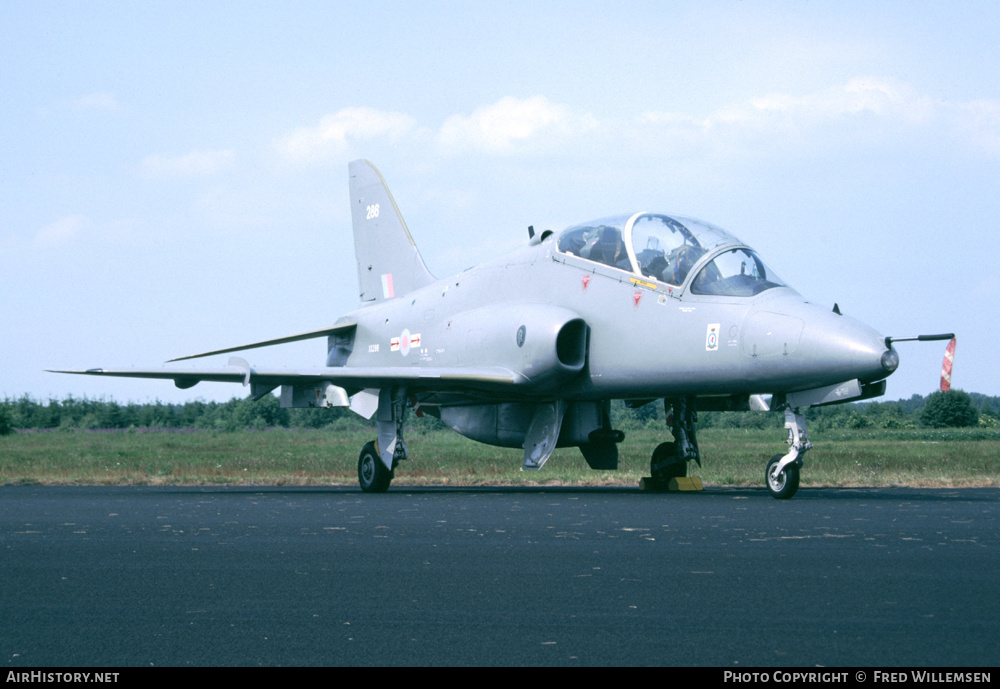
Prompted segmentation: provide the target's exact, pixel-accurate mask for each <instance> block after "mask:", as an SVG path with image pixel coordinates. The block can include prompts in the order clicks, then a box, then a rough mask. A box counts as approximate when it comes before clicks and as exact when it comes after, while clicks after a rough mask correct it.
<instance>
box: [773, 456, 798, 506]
mask: <svg viewBox="0 0 1000 689" xmlns="http://www.w3.org/2000/svg"><path fill="white" fill-rule="evenodd" d="M784 456H785V455H775V456H774V457H771V461H770V462H768V463H767V469H765V471H764V482H765V483H766V484H767V489H768V490H769V491H771V497H773V498H777V499H778V500H787V499H788V498H790V497H792V496H793V495H795V492H796V491H797V490H798V489H799V465H798V462H792V463H791V464H789V465H788V466H786V467H785V468H784V469H782V470H781V473H775V472H774V468H775V467H776V466H777V464H778V462H780V461H781V458H782V457H784Z"/></svg>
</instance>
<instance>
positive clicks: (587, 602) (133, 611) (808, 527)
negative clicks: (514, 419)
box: [0, 486, 1000, 669]
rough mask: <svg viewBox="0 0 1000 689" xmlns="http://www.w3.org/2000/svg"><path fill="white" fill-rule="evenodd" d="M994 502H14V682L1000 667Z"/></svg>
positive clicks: (940, 492)
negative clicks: (125, 672)
mask: <svg viewBox="0 0 1000 689" xmlns="http://www.w3.org/2000/svg"><path fill="white" fill-rule="evenodd" d="M998 516H1000V490H997V489H994V488H984V489H908V488H891V489H829V488H802V489H801V490H800V491H799V493H798V495H797V496H796V497H795V498H794V499H792V500H788V501H778V500H774V499H772V498H771V497H769V496H768V494H767V492H766V490H764V489H763V488H760V489H724V488H711V487H710V488H707V489H706V490H705V491H704V492H702V493H694V494H645V493H641V492H639V491H638V490H637V489H621V488H530V489H527V488H472V489H461V488H427V489H420V488H410V487H397V488H392V489H390V491H389V492H388V493H386V494H382V495H363V494H361V493H360V492H359V491H358V490H357V489H356V488H323V487H313V488H300V487H295V488H281V487H276V488H249V487H188V488H185V487H44V486H5V487H0V582H2V586H0V659H2V661H3V663H4V664H6V665H7V667H8V668H16V667H39V666H54V665H55V666H88V667H98V668H99V667H124V666H183V665H228V666H233V665H237V666H247V665H266V666H276V665H352V666H365V665H367V666H383V665H560V666H562V665H567V666H573V665H700V666H706V665H707V666H719V667H725V668H743V669H746V668H751V667H759V666H796V667H805V666H817V665H825V666H851V667H879V668H884V667H898V666H945V665H947V666H993V665H996V664H997V662H998V659H1000V591H998V583H1000V580H998V572H1000V521H998Z"/></svg>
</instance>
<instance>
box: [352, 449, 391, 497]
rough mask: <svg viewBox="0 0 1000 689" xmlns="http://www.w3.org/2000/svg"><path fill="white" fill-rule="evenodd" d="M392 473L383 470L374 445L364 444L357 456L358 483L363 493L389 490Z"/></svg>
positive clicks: (383, 465)
mask: <svg viewBox="0 0 1000 689" xmlns="http://www.w3.org/2000/svg"><path fill="white" fill-rule="evenodd" d="M390 482H392V472H391V471H389V470H388V469H386V468H385V464H383V463H382V459H381V458H380V457H379V456H378V452H376V450H375V443H365V446H364V447H363V448H361V454H360V455H359V456H358V483H360V484H361V490H362V491H364V492H365V493H384V492H385V491H387V490H389V483H390Z"/></svg>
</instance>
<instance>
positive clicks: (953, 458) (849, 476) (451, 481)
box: [0, 428, 1000, 486]
mask: <svg viewBox="0 0 1000 689" xmlns="http://www.w3.org/2000/svg"><path fill="white" fill-rule="evenodd" d="M371 435H372V434H371V432H370V431H329V430H304V429H303V430H285V429H273V430H266V431H245V432H239V433H226V432H213V431H143V430H139V431H71V430H69V431H68V430H59V431H45V432H20V433H15V434H12V435H8V436H3V437H0V484H22V483H33V484H80V485H88V484H91V485H128V484H133V485H155V484H165V485H168V484H177V485H185V484H247V485H356V484H357V473H356V472H357V458H358V453H359V451H360V449H361V446H362V445H363V444H364V443H365V442H367V441H368V440H371V437H370V436H371ZM406 437H407V443H408V446H409V449H410V457H411V459H410V460H408V461H407V462H405V463H404V464H403V465H402V466H401V467H400V468H399V469H397V471H396V479H395V481H394V482H393V485H397V486H399V485H537V484H542V485H628V486H633V485H636V484H637V483H638V481H639V479H640V478H641V477H642V476H645V475H648V473H649V455H650V453H651V452H652V450H653V448H654V447H655V446H656V445H657V444H658V443H659V442H662V441H663V440H665V439H669V434H667V433H665V432H664V431H661V430H654V429H641V430H637V431H632V432H629V433H627V436H626V439H625V442H624V443H622V444H621V445H619V455H620V459H619V467H620V468H619V470H618V471H610V472H600V471H592V470H590V469H589V468H588V467H587V466H586V463H585V462H584V460H583V457H582V455H581V454H580V453H579V451H578V450H576V449H575V448H567V449H560V450H557V451H556V453H555V454H554V455H553V456H552V458H551V459H550V460H549V462H548V464H546V465H545V467H544V468H543V469H542V470H541V471H537V472H524V471H521V470H520V466H521V452H520V451H519V450H511V449H503V448H494V447H489V446H486V445H480V444H478V443H474V442H472V441H470V440H467V439H465V438H462V437H461V436H459V435H457V434H454V433H451V432H447V431H432V432H419V431H415V432H411V433H409V434H408V435H407V436H406ZM782 441H783V433H782V432H781V431H773V430H741V429H725V430H723V429H711V428H710V429H705V430H703V431H702V432H700V433H699V442H700V446H701V450H702V458H703V466H702V467H701V468H700V469H699V468H698V467H697V466H692V468H691V473H692V474H697V475H699V476H701V477H702V480H703V481H704V482H705V483H706V484H708V485H726V486H747V485H749V486H761V485H763V474H764V464H765V463H766V461H767V459H768V458H769V457H771V456H772V455H774V454H777V453H779V452H784V448H785V445H784V444H783V442H782ZM812 441H813V444H814V445H815V448H814V449H813V450H811V451H810V452H809V453H808V455H806V460H805V466H804V467H803V470H802V485H804V486H810V485H811V486H820V485H826V486H889V485H908V486H1000V432H998V431H997V430H996V429H985V430H984V429H969V430H941V431H935V430H926V429H910V430H880V431H871V430H864V431H828V432H826V433H823V434H814V435H813V436H812Z"/></svg>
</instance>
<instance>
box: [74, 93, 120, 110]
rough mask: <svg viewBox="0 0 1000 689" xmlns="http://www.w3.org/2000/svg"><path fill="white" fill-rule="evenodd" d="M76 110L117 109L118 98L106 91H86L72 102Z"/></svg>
mask: <svg viewBox="0 0 1000 689" xmlns="http://www.w3.org/2000/svg"><path fill="white" fill-rule="evenodd" d="M74 105H75V106H76V108H77V109H78V110H108V111H110V110H117V109H118V99H117V98H115V94H113V93H108V92H107V91H98V92H96V93H88V94H87V95H86V96H83V97H82V98H78V99H77V100H76V102H75V103H74Z"/></svg>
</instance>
